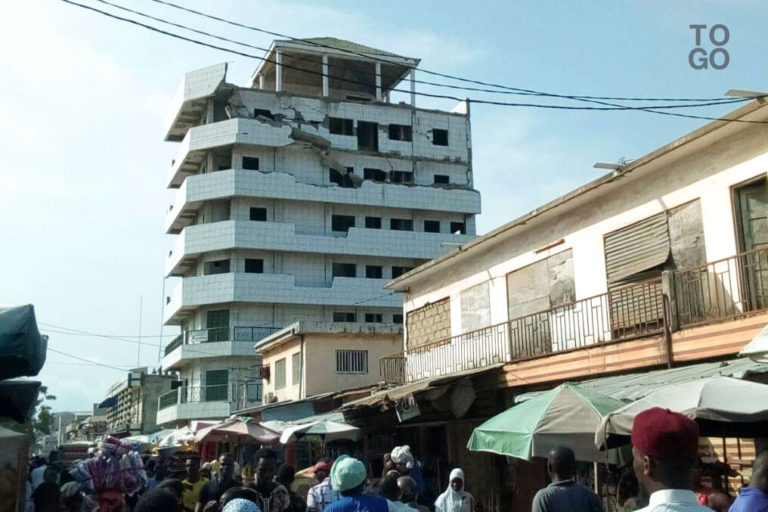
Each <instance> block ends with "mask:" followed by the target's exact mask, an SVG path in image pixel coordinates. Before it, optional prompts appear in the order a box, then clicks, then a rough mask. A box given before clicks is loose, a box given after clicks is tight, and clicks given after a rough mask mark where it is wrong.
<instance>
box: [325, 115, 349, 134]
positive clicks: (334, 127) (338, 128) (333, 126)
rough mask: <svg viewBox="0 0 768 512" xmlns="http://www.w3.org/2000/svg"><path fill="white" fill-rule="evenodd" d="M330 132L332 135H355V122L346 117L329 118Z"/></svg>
mask: <svg viewBox="0 0 768 512" xmlns="http://www.w3.org/2000/svg"><path fill="white" fill-rule="evenodd" d="M328 132H330V133H331V134H332V135H347V136H354V135H355V120H354V119H347V118H346V117H329V118H328Z"/></svg>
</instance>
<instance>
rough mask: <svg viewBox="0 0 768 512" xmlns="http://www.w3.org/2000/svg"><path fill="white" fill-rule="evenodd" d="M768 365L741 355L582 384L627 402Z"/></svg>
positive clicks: (526, 397)
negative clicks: (665, 388) (679, 385)
mask: <svg viewBox="0 0 768 512" xmlns="http://www.w3.org/2000/svg"><path fill="white" fill-rule="evenodd" d="M766 372H768V365H764V364H760V363H757V362H755V361H752V360H751V359H747V358H739V359H732V360H730V361H723V362H718V363H701V364H694V365H691V366H682V367H680V368H671V369H668V370H654V371H650V372H645V373H631V374H628V375H617V376H615V377H603V378H600V379H592V380H587V381H584V382H579V383H578V384H579V386H581V387H583V388H585V389H587V390H589V391H592V392H594V393H599V394H601V395H606V396H610V397H613V398H617V399H619V400H624V401H626V402H633V401H635V400H639V399H640V398H643V397H644V396H646V395H649V394H650V393H652V392H653V391H655V390H656V389H658V388H660V387H662V386H667V385H669V384H677V383H682V382H688V381H691V380H697V379H704V378H707V377H714V376H718V375H721V376H724V377H736V378H744V377H745V376H746V375H749V374H756V373H766ZM540 393H543V391H531V392H529V393H522V394H520V395H518V396H517V397H515V402H518V403H519V402H524V401H525V400H530V399H531V398H533V397H535V396H537V395H539V394H540Z"/></svg>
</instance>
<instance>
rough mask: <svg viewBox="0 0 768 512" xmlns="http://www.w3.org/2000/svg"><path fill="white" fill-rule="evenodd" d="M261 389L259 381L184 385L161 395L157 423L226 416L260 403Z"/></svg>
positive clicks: (158, 402) (158, 401)
mask: <svg viewBox="0 0 768 512" xmlns="http://www.w3.org/2000/svg"><path fill="white" fill-rule="evenodd" d="M261 389H262V385H261V382H257V381H253V382H247V383H240V382H229V383H227V384H219V385H211V386H181V387H179V388H177V389H174V390H172V391H169V392H167V393H165V394H163V395H160V396H159V397H158V400H157V424H158V425H164V424H172V423H178V422H182V421H188V420H202V419H223V418H226V417H228V416H229V415H230V414H231V413H232V412H233V411H236V410H240V409H244V408H246V407H255V406H257V405H259V404H260V403H261Z"/></svg>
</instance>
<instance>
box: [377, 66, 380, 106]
mask: <svg viewBox="0 0 768 512" xmlns="http://www.w3.org/2000/svg"><path fill="white" fill-rule="evenodd" d="M376 101H381V62H377V63H376Z"/></svg>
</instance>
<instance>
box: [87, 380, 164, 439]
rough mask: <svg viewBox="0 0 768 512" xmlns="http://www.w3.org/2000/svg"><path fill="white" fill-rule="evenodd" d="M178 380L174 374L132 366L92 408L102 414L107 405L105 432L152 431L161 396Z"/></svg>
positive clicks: (116, 433)
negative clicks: (160, 373)
mask: <svg viewBox="0 0 768 512" xmlns="http://www.w3.org/2000/svg"><path fill="white" fill-rule="evenodd" d="M178 384H179V382H178V380H177V378H176V376H175V375H170V374H166V375H158V374H153V373H149V372H148V371H147V368H135V369H133V370H131V371H129V372H128V375H126V377H124V378H123V379H121V380H119V381H117V382H115V383H114V384H113V385H112V386H110V387H109V389H108V390H107V393H106V398H105V399H104V401H102V402H101V404H99V407H98V408H95V410H98V412H99V413H100V415H101V416H103V415H104V412H105V411H104V409H106V423H107V429H106V432H107V434H109V435H113V436H118V437H126V436H133V435H142V434H151V433H152V432H155V431H156V430H158V428H159V427H158V423H157V408H158V401H159V399H160V396H162V395H165V394H167V393H169V392H171V391H172V390H173V389H174V388H176V387H177V386H178Z"/></svg>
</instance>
